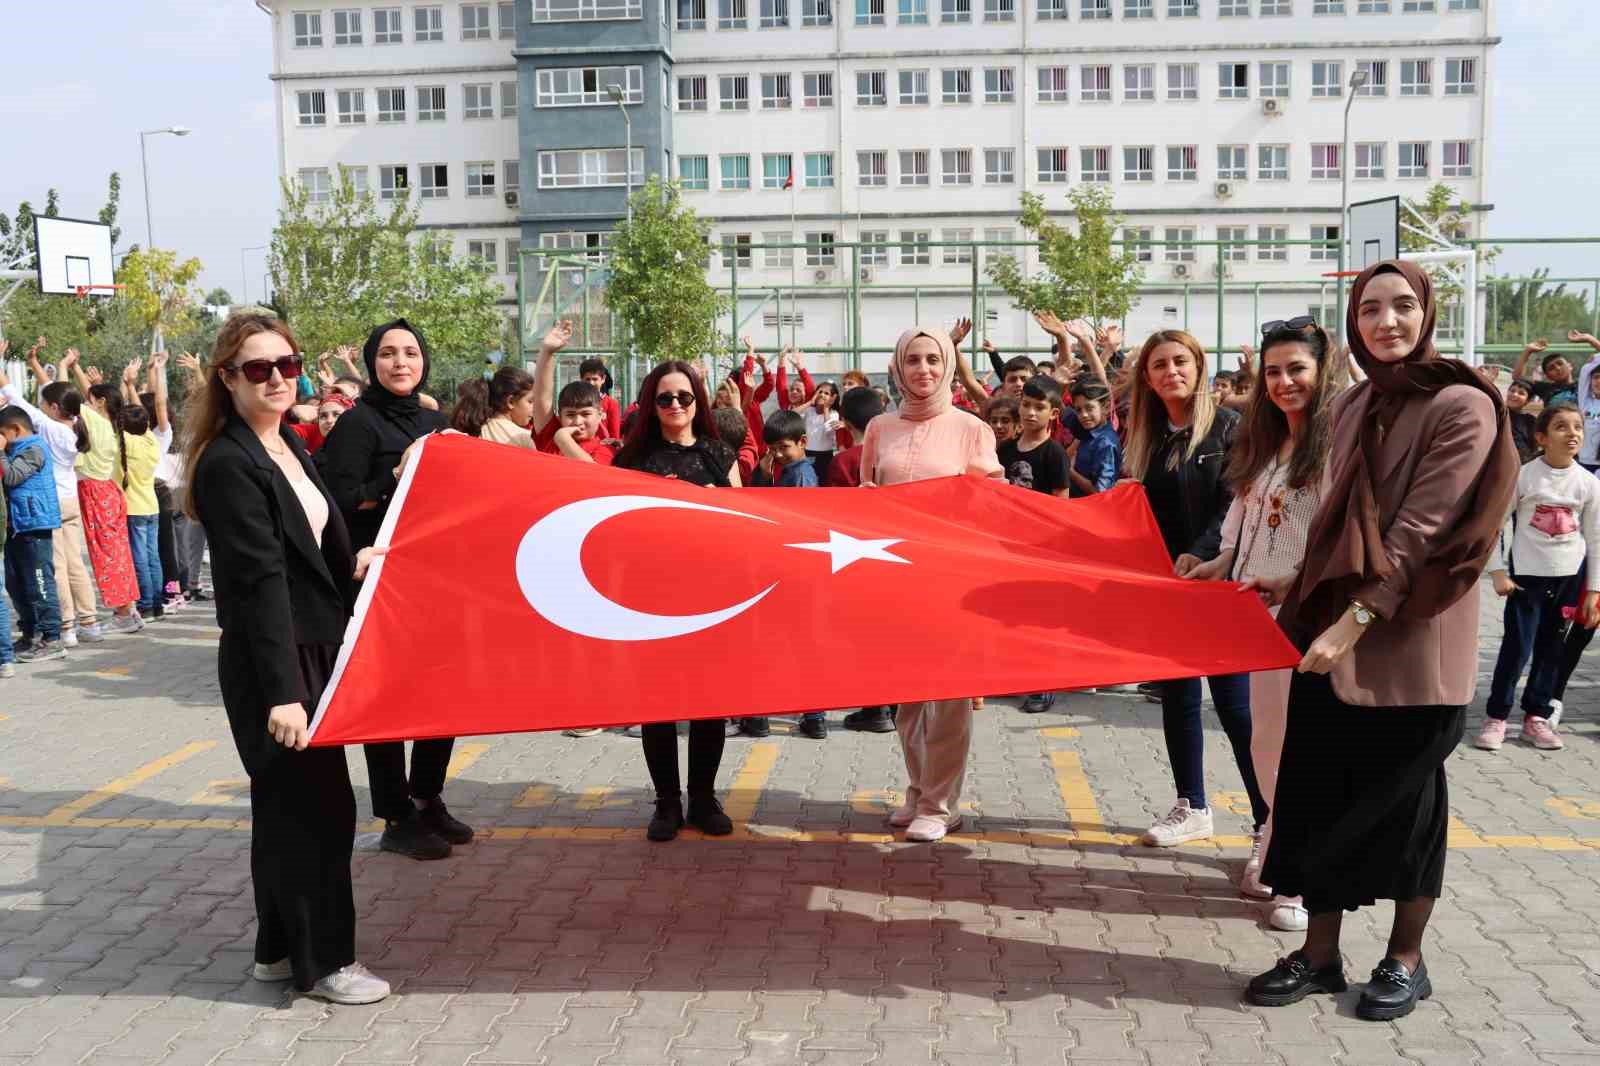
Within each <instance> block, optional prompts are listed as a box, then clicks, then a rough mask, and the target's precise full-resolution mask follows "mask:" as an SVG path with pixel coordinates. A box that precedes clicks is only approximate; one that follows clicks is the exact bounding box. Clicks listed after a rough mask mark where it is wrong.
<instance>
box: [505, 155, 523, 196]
mask: <svg viewBox="0 0 1600 1066" xmlns="http://www.w3.org/2000/svg"><path fill="white" fill-rule="evenodd" d="M501 173H502V174H503V175H504V176H505V177H504V178H503V180H502V184H503V185H504V186H505V189H506V191H507V192H521V191H522V160H520V159H507V160H506V161H505V163H504V164H503V169H502V170H501Z"/></svg>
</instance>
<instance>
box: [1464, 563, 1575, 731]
mask: <svg viewBox="0 0 1600 1066" xmlns="http://www.w3.org/2000/svg"><path fill="white" fill-rule="evenodd" d="M1512 579H1513V580H1514V581H1516V583H1517V584H1518V585H1519V586H1521V587H1520V589H1519V590H1518V591H1516V592H1513V593H1512V594H1511V595H1509V596H1507V597H1506V613H1505V636H1504V638H1502V639H1501V641H1500V654H1499V655H1498V656H1497V657H1496V658H1495V663H1494V681H1493V682H1492V683H1491V685H1490V686H1489V703H1488V706H1487V707H1486V708H1485V710H1487V711H1488V713H1489V717H1490V718H1498V719H1500V720H1501V721H1505V719H1507V718H1509V717H1510V716H1511V699H1512V697H1513V696H1515V695H1516V694H1517V679H1518V678H1519V677H1521V676H1522V670H1523V668H1524V667H1526V666H1527V665H1528V660H1529V659H1530V658H1531V659H1532V660H1533V667H1532V668H1531V669H1530V670H1529V671H1528V688H1527V690H1526V691H1525V692H1523V694H1522V711H1523V714H1524V715H1530V714H1531V715H1534V716H1536V717H1539V718H1543V717H1544V716H1545V715H1547V714H1549V713H1550V696H1551V690H1552V689H1554V688H1555V686H1556V683H1557V680H1558V677H1559V675H1560V672H1561V660H1562V658H1563V645H1564V644H1565V642H1566V641H1565V638H1566V631H1567V624H1566V620H1565V619H1563V618H1562V617H1561V607H1562V605H1563V604H1566V603H1571V602H1574V601H1575V600H1576V599H1577V593H1578V592H1579V591H1581V589H1579V587H1578V585H1579V583H1580V582H1581V581H1582V580H1583V576H1582V574H1573V575H1571V576H1570V577H1524V576H1523V575H1521V574H1513V575H1512Z"/></svg>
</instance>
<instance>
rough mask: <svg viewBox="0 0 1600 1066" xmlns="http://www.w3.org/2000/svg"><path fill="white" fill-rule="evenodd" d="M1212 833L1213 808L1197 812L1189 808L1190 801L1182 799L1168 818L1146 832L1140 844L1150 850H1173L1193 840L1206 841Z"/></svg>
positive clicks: (1167, 815)
mask: <svg viewBox="0 0 1600 1066" xmlns="http://www.w3.org/2000/svg"><path fill="white" fill-rule="evenodd" d="M1211 833H1212V828H1211V808H1209V807H1201V808H1200V809H1199V810H1196V809H1194V808H1193V807H1190V806H1189V801H1188V800H1186V799H1181V800H1179V801H1178V802H1177V803H1175V804H1173V805H1172V810H1170V811H1168V812H1167V813H1166V817H1164V818H1162V819H1161V820H1160V821H1159V822H1157V823H1156V824H1155V825H1153V826H1151V827H1150V828H1149V829H1147V830H1145V833H1144V836H1142V837H1140V838H1139V843H1141V844H1143V845H1145V846H1146V847H1150V848H1171V847H1176V846H1177V845H1179V844H1187V843H1189V841H1191V840H1204V839H1206V838H1207V837H1209V836H1211Z"/></svg>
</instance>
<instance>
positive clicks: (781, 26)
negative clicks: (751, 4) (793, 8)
mask: <svg viewBox="0 0 1600 1066" xmlns="http://www.w3.org/2000/svg"><path fill="white" fill-rule="evenodd" d="M756 25H757V26H759V27H760V28H761V29H763V30H786V29H788V28H789V0H761V7H760V13H759V18H758V21H757V22H756Z"/></svg>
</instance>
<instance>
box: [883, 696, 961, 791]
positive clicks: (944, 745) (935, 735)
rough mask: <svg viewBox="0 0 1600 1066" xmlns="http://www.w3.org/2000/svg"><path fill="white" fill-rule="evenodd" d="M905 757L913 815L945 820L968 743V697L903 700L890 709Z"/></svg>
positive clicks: (959, 780) (907, 787)
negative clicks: (919, 700) (893, 715)
mask: <svg viewBox="0 0 1600 1066" xmlns="http://www.w3.org/2000/svg"><path fill="white" fill-rule="evenodd" d="M895 726H896V728H897V729H898V730H899V732H900V750H901V751H902V752H903V753H904V755H905V757H906V776H907V777H908V778H910V784H908V785H907V786H906V805H907V806H908V807H910V808H911V809H912V810H914V811H915V812H916V814H917V817H919V818H921V817H928V818H943V819H945V820H946V821H948V820H949V819H950V817H951V815H953V814H954V813H955V812H956V810H957V809H958V805H959V803H960V801H961V782H962V779H963V778H965V777H966V774H967V750H968V749H969V748H970V747H971V746H972V701H971V700H970V699H961V700H937V701H934V702H928V703H902V704H901V705H900V710H899V711H897V712H896V713H895Z"/></svg>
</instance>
